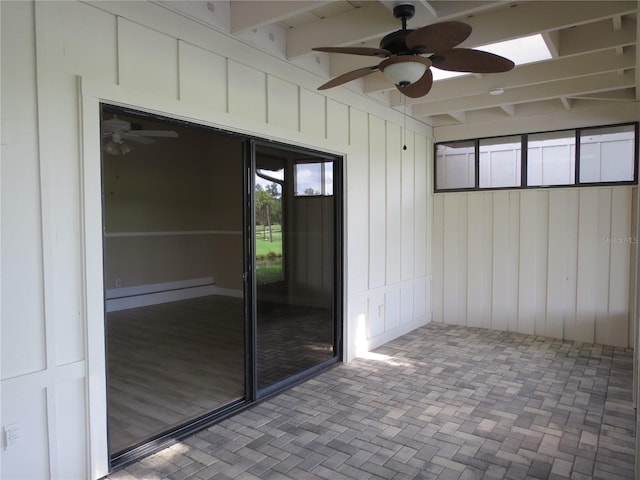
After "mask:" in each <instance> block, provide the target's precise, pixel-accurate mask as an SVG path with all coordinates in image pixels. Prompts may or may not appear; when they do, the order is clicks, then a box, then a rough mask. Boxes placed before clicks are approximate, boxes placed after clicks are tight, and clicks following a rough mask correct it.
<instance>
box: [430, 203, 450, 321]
mask: <svg viewBox="0 0 640 480" xmlns="http://www.w3.org/2000/svg"><path fill="white" fill-rule="evenodd" d="M445 198H447V195H434V196H433V197H432V199H433V224H432V227H431V228H432V235H431V238H432V239H433V240H432V241H433V250H432V255H431V269H432V272H433V282H432V286H431V302H432V307H431V316H432V318H433V320H434V321H436V322H444V321H445V317H444V289H445V285H444V281H445V275H444V253H445V249H444V231H445V230H444V200H445Z"/></svg>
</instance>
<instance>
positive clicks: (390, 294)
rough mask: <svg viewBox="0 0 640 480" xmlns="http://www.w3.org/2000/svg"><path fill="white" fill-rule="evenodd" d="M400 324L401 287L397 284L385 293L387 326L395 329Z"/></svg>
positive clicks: (388, 329)
mask: <svg viewBox="0 0 640 480" xmlns="http://www.w3.org/2000/svg"><path fill="white" fill-rule="evenodd" d="M399 325H400V288H399V287H398V286H397V285H396V286H394V287H392V288H388V289H387V293H386V295H385V328H386V330H387V331H393V329H395V328H397V327H398V326H399Z"/></svg>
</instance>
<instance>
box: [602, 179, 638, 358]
mask: <svg viewBox="0 0 640 480" xmlns="http://www.w3.org/2000/svg"><path fill="white" fill-rule="evenodd" d="M631 193H632V189H631V188H625V189H614V190H613V191H612V197H611V207H612V208H611V235H610V238H611V242H610V243H611V255H610V259H611V268H610V274H611V275H610V277H609V321H608V322H607V329H606V336H605V338H606V341H605V342H603V343H606V344H607V345H615V346H617V347H626V346H627V345H628V344H629V341H628V339H627V336H628V334H629V300H630V299H629V277H630V275H631V272H632V270H631V246H632V245H633V242H632V239H633V237H634V234H633V232H632V230H631V226H632V220H631V198H632V196H631Z"/></svg>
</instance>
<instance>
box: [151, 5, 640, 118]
mask: <svg viewBox="0 0 640 480" xmlns="http://www.w3.org/2000/svg"><path fill="white" fill-rule="evenodd" d="M396 3H398V2H394V1H386V0H381V1H376V0H368V1H356V0H349V1H344V0H340V1H312V0H306V1H295V0H285V1H271V0H256V1H250V0H240V1H235V0H234V1H231V2H229V1H209V2H206V1H188V2H184V1H178V2H174V1H164V2H160V4H162V5H163V6H166V7H169V8H171V9H173V10H176V11H180V12H181V13H182V14H186V15H189V16H191V17H192V18H196V19H198V21H200V22H203V23H206V24H208V25H210V26H213V27H214V28H217V29H219V30H223V31H225V32H226V33H228V34H230V35H232V36H235V37H238V38H240V39H241V40H243V41H245V42H247V43H250V44H252V45H254V46H255V47H256V48H260V49H263V50H265V51H267V52H268V53H271V54H273V55H276V56H279V57H280V58H283V59H286V60H287V61H290V62H293V63H296V64H297V65H299V66H301V67H303V68H307V69H309V70H312V71H316V72H317V73H319V74H320V75H321V77H322V78H320V77H319V78H320V81H319V83H318V85H320V84H321V83H324V82H325V81H326V80H328V79H329V78H331V77H334V76H337V75H340V74H342V73H345V72H347V71H350V70H354V69H356V68H360V67H364V66H371V65H376V64H377V63H378V62H379V59H377V58H375V57H362V56H356V55H344V54H328V53H318V52H313V51H312V50H311V49H312V48H313V47H318V46H323V47H326V46H371V47H378V42H379V40H380V38H381V37H382V36H384V35H386V34H387V33H390V32H392V31H395V30H398V29H400V27H401V23H400V21H399V20H398V19H396V18H394V16H393V13H392V8H393V6H394V4H396ZM411 3H413V4H414V5H415V7H416V15H415V16H414V18H413V19H411V20H409V24H408V28H413V29H415V28H419V27H421V26H424V25H428V24H431V23H436V22H441V21H446V20H459V21H463V22H465V23H468V24H469V25H471V26H472V28H473V32H472V33H471V36H470V37H469V38H468V39H467V40H466V41H465V42H463V43H462V44H461V45H460V46H461V47H468V48H473V47H478V46H480V45H486V44H489V43H494V42H500V41H504V40H509V39H514V38H518V37H524V36H528V35H532V34H535V33H541V34H542V35H543V37H544V40H545V42H546V44H547V46H548V47H549V50H550V51H551V54H552V58H551V59H550V60H543V61H539V62H536V63H530V64H525V65H519V66H516V67H515V68H514V70H512V71H510V72H506V73H499V74H485V75H465V76H462V77H455V78H449V79H444V80H440V81H437V82H435V83H434V86H433V88H432V89H431V91H430V92H429V94H427V95H426V96H424V97H421V98H417V99H406V101H407V105H409V107H408V108H409V114H411V115H412V116H413V117H415V118H417V119H418V120H420V121H422V122H424V123H426V124H428V125H431V126H434V127H438V126H445V125H456V124H474V123H482V122H489V121H493V120H494V119H495V118H497V117H505V118H507V119H508V118H517V117H523V116H530V115H541V114H547V113H554V112H562V111H570V110H580V109H585V108H589V107H591V106H598V105H604V104H619V103H620V102H636V101H638V98H639V96H640V85H639V81H638V79H637V76H636V64H637V62H638V54H637V53H636V43H637V42H638V36H639V35H638V30H637V27H636V17H637V12H638V2H637V1H636V0H632V1H614V0H610V1H607V0H605V1H594V0H587V1H580V0H572V1H558V0H553V1H537V0H535V1H527V0H524V1H517V2H511V1H480V0H474V1H462V0H457V1H444V0H428V1H425V0H418V1H413V2H411ZM495 87H500V88H503V89H504V94H503V95H498V96H494V95H490V94H489V90H491V89H492V88H495ZM336 88H350V89H352V90H354V91H356V92H358V93H360V94H364V95H368V96H371V97H373V98H374V99H376V100H379V101H381V102H386V103H387V104H388V105H389V106H391V107H395V108H399V109H403V108H404V107H403V101H404V100H405V98H406V97H403V96H401V95H400V94H399V93H398V92H397V91H396V89H395V87H394V86H393V85H392V84H391V83H389V82H388V81H387V80H386V78H385V77H384V75H383V74H382V73H380V72H376V73H373V74H370V75H367V76H366V77H365V78H363V79H360V80H356V81H354V82H350V83H348V84H346V85H345V86H343V87H336Z"/></svg>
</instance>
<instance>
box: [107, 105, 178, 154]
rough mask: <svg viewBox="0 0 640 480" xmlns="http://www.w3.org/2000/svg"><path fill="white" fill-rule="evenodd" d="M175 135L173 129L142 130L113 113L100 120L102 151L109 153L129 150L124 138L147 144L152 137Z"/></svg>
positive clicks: (151, 140) (172, 136)
mask: <svg viewBox="0 0 640 480" xmlns="http://www.w3.org/2000/svg"><path fill="white" fill-rule="evenodd" d="M177 137H178V132H175V131H173V130H143V129H142V127H141V126H139V125H134V124H132V123H131V122H128V121H127V120H122V119H120V118H118V116H117V115H115V114H114V115H113V117H112V118H109V119H107V120H103V122H102V138H103V140H104V151H105V152H107V153H109V154H111V155H124V154H127V153H129V152H130V151H131V147H130V146H129V145H128V144H127V143H125V140H127V141H131V142H135V143H140V144H144V145H149V144H151V143H154V142H155V139H154V138H177Z"/></svg>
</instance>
